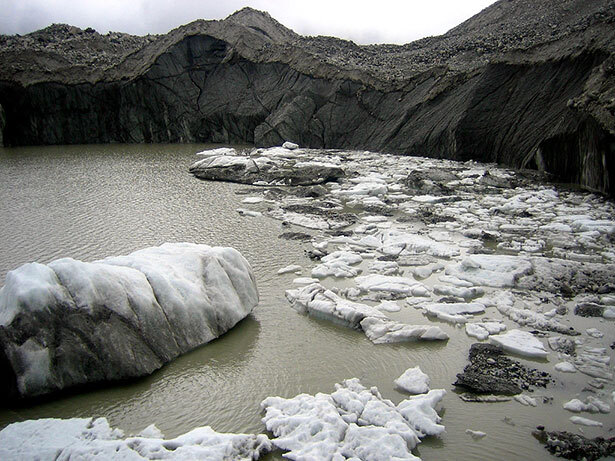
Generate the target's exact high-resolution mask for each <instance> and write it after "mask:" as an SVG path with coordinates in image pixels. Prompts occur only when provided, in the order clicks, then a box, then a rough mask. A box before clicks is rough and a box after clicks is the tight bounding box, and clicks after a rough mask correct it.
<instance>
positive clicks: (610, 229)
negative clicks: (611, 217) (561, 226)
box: [572, 219, 615, 234]
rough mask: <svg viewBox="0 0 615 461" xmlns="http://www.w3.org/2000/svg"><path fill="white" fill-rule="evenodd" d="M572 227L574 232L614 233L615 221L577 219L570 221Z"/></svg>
mask: <svg viewBox="0 0 615 461" xmlns="http://www.w3.org/2000/svg"><path fill="white" fill-rule="evenodd" d="M572 229H573V230H574V231H575V232H587V231H598V232H600V233H601V234H614V233H615V221H607V220H594V219H577V220H575V221H573V222H572Z"/></svg>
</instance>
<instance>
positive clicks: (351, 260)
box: [321, 251, 363, 265]
mask: <svg viewBox="0 0 615 461" xmlns="http://www.w3.org/2000/svg"><path fill="white" fill-rule="evenodd" d="M321 261H322V262H325V263H329V262H333V261H342V262H344V263H346V264H348V265H353V264H359V263H360V262H361V261H363V258H362V257H361V255H360V254H358V253H353V252H351V251H334V252H333V253H330V254H328V255H326V256H323V258H322V259H321Z"/></svg>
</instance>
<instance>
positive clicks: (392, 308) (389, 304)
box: [376, 301, 401, 312]
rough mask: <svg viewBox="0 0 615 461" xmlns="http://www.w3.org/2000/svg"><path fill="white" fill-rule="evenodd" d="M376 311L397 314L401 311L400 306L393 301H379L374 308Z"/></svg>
mask: <svg viewBox="0 0 615 461" xmlns="http://www.w3.org/2000/svg"><path fill="white" fill-rule="evenodd" d="M376 309H378V310H379V311H385V312H399V311H400V310H401V306H400V305H399V304H397V303H396V302H395V301H381V302H380V304H378V305H377V306H376Z"/></svg>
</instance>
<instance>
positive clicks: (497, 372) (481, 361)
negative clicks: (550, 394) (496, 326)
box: [454, 343, 550, 395]
mask: <svg viewBox="0 0 615 461" xmlns="http://www.w3.org/2000/svg"><path fill="white" fill-rule="evenodd" d="M468 357H469V359H470V363H469V364H468V365H467V366H466V367H465V368H464V370H463V373H459V374H458V375H457V381H456V382H455V383H454V386H458V387H460V388H463V389H465V390H468V391H470V392H472V393H474V394H496V395H514V394H520V393H521V392H522V391H523V390H528V389H530V388H531V386H541V387H546V385H547V384H548V382H549V381H550V379H549V375H548V373H541V372H539V371H537V370H534V369H529V368H527V367H525V366H523V365H521V364H520V363H519V362H517V361H516V360H512V359H510V358H509V357H506V356H505V355H504V352H503V351H502V349H501V348H500V347H498V346H495V345H493V344H487V343H475V344H472V346H471V347H470V352H469V354H468Z"/></svg>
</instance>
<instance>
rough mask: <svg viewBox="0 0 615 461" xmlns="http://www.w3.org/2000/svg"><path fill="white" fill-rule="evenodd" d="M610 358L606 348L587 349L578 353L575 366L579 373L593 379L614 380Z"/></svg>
mask: <svg viewBox="0 0 615 461" xmlns="http://www.w3.org/2000/svg"><path fill="white" fill-rule="evenodd" d="M610 361H611V358H610V356H609V355H608V353H607V352H606V349H605V348H586V349H585V350H583V351H582V352H579V353H577V356H576V357H575V359H574V365H575V367H576V369H577V370H578V371H580V372H581V373H583V374H586V375H588V376H591V377H593V378H602V379H608V380H611V379H613V373H612V372H611V370H610V368H609V366H608V365H609V363H610Z"/></svg>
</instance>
